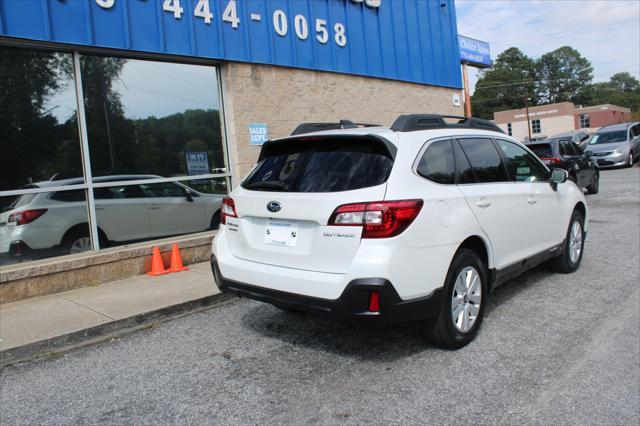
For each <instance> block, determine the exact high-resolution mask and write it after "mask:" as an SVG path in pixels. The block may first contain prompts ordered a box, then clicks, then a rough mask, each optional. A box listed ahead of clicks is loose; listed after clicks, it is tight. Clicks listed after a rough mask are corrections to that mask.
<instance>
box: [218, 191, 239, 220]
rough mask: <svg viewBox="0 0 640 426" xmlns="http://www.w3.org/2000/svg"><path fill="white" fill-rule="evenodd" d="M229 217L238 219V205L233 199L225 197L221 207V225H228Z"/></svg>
mask: <svg viewBox="0 0 640 426" xmlns="http://www.w3.org/2000/svg"><path fill="white" fill-rule="evenodd" d="M227 217H238V215H237V214H236V203H234V202H233V198H231V197H224V198H223V199H222V207H220V223H222V224H223V225H226V223H227Z"/></svg>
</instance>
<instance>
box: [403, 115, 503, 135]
mask: <svg viewBox="0 0 640 426" xmlns="http://www.w3.org/2000/svg"><path fill="white" fill-rule="evenodd" d="M445 118H449V119H454V120H457V121H456V122H447V121H445V120H444V119H445ZM448 128H453V129H482V130H491V131H494V132H500V133H504V131H502V129H501V128H500V127H498V125H497V124H495V123H493V122H491V121H489V120H484V119H482V118H475V117H469V118H467V117H462V116H459V115H441V114H409V115H401V116H400V117H398V118H397V119H396V121H395V122H394V123H393V125H392V126H391V130H393V131H394V132H415V131H417V130H433V129H448Z"/></svg>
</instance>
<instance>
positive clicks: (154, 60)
mask: <svg viewBox="0 0 640 426" xmlns="http://www.w3.org/2000/svg"><path fill="white" fill-rule="evenodd" d="M0 73H1V77H2V78H1V79H0V94H1V95H2V96H1V97H0V108H2V114H0V132H1V134H2V137H1V138H0V145H1V149H2V152H3V155H2V159H1V160H0V163H1V164H0V169H2V175H1V178H0V207H2V209H3V210H4V211H6V212H8V213H7V215H6V216H7V217H6V218H2V217H1V216H0V221H3V220H4V221H5V223H7V224H8V225H9V226H5V227H4V228H3V230H0V257H1V258H3V259H6V258H7V257H11V255H12V254H15V253H14V252H12V250H13V251H15V249H16V247H19V244H18V243H19V241H18V240H19V238H18V237H16V235H19V233H16V232H8V231H7V229H9V228H11V229H13V231H15V230H16V229H17V228H16V227H20V226H23V227H24V229H26V228H27V227H28V225H36V224H38V223H39V222H40V223H42V224H43V226H44V224H45V223H49V222H47V221H45V220H43V219H45V218H46V217H47V216H49V217H50V218H53V216H54V214H53V211H52V208H51V207H47V208H42V209H36V208H35V207H34V208H33V209H31V210H45V212H44V213H42V218H41V219H34V220H33V221H32V222H30V223H27V220H28V218H27V219H25V217H27V216H28V215H35V214H36V213H28V214H23V211H21V206H26V207H24V208H23V210H24V209H27V210H29V208H30V206H31V204H29V202H30V201H32V200H33V199H34V198H38V199H41V198H43V195H42V194H46V197H48V200H47V201H49V200H52V199H53V200H54V201H58V202H59V203H58V204H60V205H62V203H63V202H66V203H67V204H65V205H64V206H63V207H65V208H67V211H66V213H64V214H61V215H60V216H61V217H60V218H56V220H55V221H54V222H55V224H54V225H51V226H56V227H58V228H59V229H57V230H56V231H55V232H53V231H52V232H49V231H48V228H46V229H45V228H43V229H40V230H39V232H40V234H39V235H40V237H39V239H40V242H42V241H44V240H47V241H48V242H47V243H46V244H43V246H50V250H44V251H43V253H44V254H42V255H41V256H45V257H48V256H58V255H64V254H67V253H68V249H69V247H65V244H66V241H67V240H68V238H67V237H68V236H69V233H71V234H72V235H73V236H77V235H78V233H82V232H86V238H85V240H86V241H85V246H84V247H83V248H82V249H93V250H98V249H100V247H101V246H102V247H104V246H113V245H119V244H126V243H129V242H132V241H147V240H154V239H156V238H161V237H164V236H167V235H188V234H191V233H193V232H199V231H204V230H206V229H207V228H208V224H209V223H210V222H212V220H213V217H211V218H210V217H208V216H207V215H211V211H209V210H207V209H203V210H198V209H197V208H196V205H197V204H198V202H201V201H202V200H204V199H205V198H206V197H204V196H203V197H201V198H200V199H196V200H195V202H193V200H191V201H189V200H188V199H189V198H190V196H188V194H187V196H185V194H184V193H183V191H185V190H186V191H187V192H188V190H189V188H192V189H195V190H196V191H197V192H198V193H200V194H204V195H208V194H212V195H216V194H221V195H222V194H225V193H226V192H228V191H229V190H230V189H231V188H232V187H233V186H235V185H237V184H238V183H239V182H240V181H241V179H242V178H243V177H244V176H245V175H246V174H247V173H248V171H249V170H250V169H251V168H252V167H253V166H254V164H255V162H256V160H257V158H258V154H259V152H260V146H261V144H262V143H264V141H266V140H267V139H274V138H280V137H283V136H287V135H288V134H290V132H291V131H292V130H293V129H294V128H295V127H296V126H297V125H298V124H300V123H301V122H337V121H339V120H340V119H350V120H352V121H354V122H366V123H379V124H382V125H390V124H391V123H392V122H393V120H394V119H395V118H397V116H398V115H401V114H406V113H416V112H438V113H444V114H455V115H462V106H461V105H460V97H459V95H460V88H461V75H460V57H459V50H458V39H457V28H456V15H455V5H454V2H453V0H438V1H432V0H407V1H403V2H396V1H391V0H251V1H242V0H74V1H68V0H34V1H28V2H27V1H22V0H0ZM38 194H40V197H36V196H37V195H38ZM36 201H37V200H36ZM53 204H55V203H53ZM58 204H55V205H58ZM71 207H73V208H71ZM69 208H71V209H70V210H69ZM47 209H49V210H47ZM31 210H29V211H31ZM24 211H26V210H24ZM214 213H215V212H214ZM12 214H13V216H11V215H12ZM20 214H22V216H20ZM203 215H204V216H203ZM62 216H64V217H65V219H63V218H62ZM21 217H22V219H20V218H21ZM29 217H33V216H29ZM71 217H73V218H74V219H73V220H71V219H70V218H71ZM20 220H22V222H24V224H20ZM109 223H112V225H114V224H115V226H119V227H120V228H123V226H124V230H122V229H121V231H122V232H120V233H121V234H124V235H125V236H127V237H128V238H125V239H123V238H122V237H118V239H117V240H116V239H115V238H113V237H112V235H109V232H108V231H107V228H109V226H108V225H109ZM70 224H73V226H74V228H73V229H70V230H64V229H62V228H64V227H65V226H67V225H70ZM123 224H124V225H123ZM103 228H104V229H103ZM17 244H18V245H17ZM23 248H24V249H30V247H29V246H28V245H26V246H25V247H23ZM28 259H30V257H28V256H23V258H22V260H28ZM5 262H6V260H5ZM1 264H2V263H0V265H1Z"/></svg>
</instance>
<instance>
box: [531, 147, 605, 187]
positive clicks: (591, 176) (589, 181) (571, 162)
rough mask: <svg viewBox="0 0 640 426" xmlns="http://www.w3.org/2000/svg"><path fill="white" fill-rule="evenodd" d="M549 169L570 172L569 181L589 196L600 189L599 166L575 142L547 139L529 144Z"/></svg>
mask: <svg viewBox="0 0 640 426" xmlns="http://www.w3.org/2000/svg"><path fill="white" fill-rule="evenodd" d="M527 147H528V148H529V149H530V150H531V151H533V153H534V154H536V155H537V156H538V158H540V159H541V160H542V161H543V162H544V163H545V164H546V165H547V166H549V168H554V167H559V168H562V169H565V170H566V171H567V172H569V179H571V180H572V181H574V182H575V183H576V185H578V186H579V187H580V188H586V189H587V192H588V193H589V194H597V193H598V190H599V189H600V172H599V170H598V164H597V163H596V162H595V161H593V160H592V159H591V158H589V156H588V155H587V154H585V153H584V151H583V150H582V149H581V148H580V147H579V146H578V145H576V144H575V143H574V142H572V141H571V140H568V139H547V140H544V141H537V142H532V143H529V144H527Z"/></svg>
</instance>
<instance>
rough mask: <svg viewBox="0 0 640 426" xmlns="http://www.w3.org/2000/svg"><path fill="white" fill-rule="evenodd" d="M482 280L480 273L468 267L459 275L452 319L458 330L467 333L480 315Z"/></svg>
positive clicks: (453, 299)
mask: <svg viewBox="0 0 640 426" xmlns="http://www.w3.org/2000/svg"><path fill="white" fill-rule="evenodd" d="M481 302H482V279H481V278H480V274H479V273H478V271H477V270H476V269H475V268H474V267H472V266H467V267H466V268H464V269H463V270H462V271H460V273H459V274H458V277H457V278H456V281H455V285H454V288H453V293H452V296H451V318H452V319H453V324H454V325H455V327H456V329H457V330H458V331H460V332H462V333H467V332H468V331H470V330H471V329H472V328H473V325H474V324H475V322H476V320H477V318H478V315H479V313H480V303H481Z"/></svg>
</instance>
